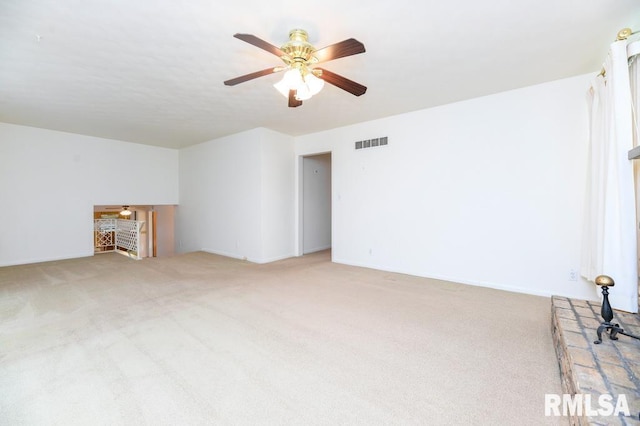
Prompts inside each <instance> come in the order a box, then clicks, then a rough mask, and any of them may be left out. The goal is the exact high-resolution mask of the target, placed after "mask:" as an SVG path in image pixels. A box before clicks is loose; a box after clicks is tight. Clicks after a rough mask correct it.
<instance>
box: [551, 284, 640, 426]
mask: <svg viewBox="0 0 640 426" xmlns="http://www.w3.org/2000/svg"><path fill="white" fill-rule="evenodd" d="M602 321H603V320H602V317H601V316H600V303H597V302H591V301H585V300H575V299H568V298H566V297H558V296H553V297H552V298H551V324H552V331H553V339H554V343H555V348H556V354H557V355H558V362H559V365H560V375H561V377H562V386H563V391H564V392H565V393H567V394H571V395H576V394H582V395H591V401H593V402H594V403H593V404H592V406H593V407H595V408H598V407H599V406H597V405H596V404H597V401H598V397H599V396H600V395H604V394H606V395H612V396H613V397H614V398H616V399H617V398H618V396H619V395H622V394H624V395H626V399H627V402H628V404H629V409H630V412H631V416H629V417H623V416H620V417H614V416H609V417H600V416H592V417H588V416H586V415H585V414H584V413H583V415H582V416H573V417H571V418H570V420H571V424H572V425H640V420H638V418H639V417H638V416H639V413H640V340H636V339H633V338H631V337H628V336H624V335H618V337H619V339H618V340H615V341H614V340H611V339H609V336H608V335H606V333H603V338H602V343H601V344H599V345H596V344H594V343H593V342H594V340H597V333H596V330H597V328H598V326H599V325H600V323H601V322H602ZM612 323H614V324H619V325H620V327H622V328H623V329H624V330H625V332H628V333H631V334H635V335H640V317H639V316H638V315H637V314H629V313H626V312H622V311H617V310H615V311H614V318H613V321H612ZM614 404H615V402H614Z"/></svg>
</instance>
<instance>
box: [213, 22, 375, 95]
mask: <svg viewBox="0 0 640 426" xmlns="http://www.w3.org/2000/svg"><path fill="white" fill-rule="evenodd" d="M233 36H234V37H235V38H237V39H240V40H242V41H245V42H247V43H249V44H252V45H254V46H256V47H259V48H260V49H263V50H266V51H267V52H269V53H272V54H274V55H276V56H278V57H279V58H280V59H281V60H282V61H283V62H284V66H278V67H271V68H267V69H264V70H261V71H256V72H253V73H251V74H246V75H243V76H240V77H236V78H232V79H231V80H227V81H225V82H224V84H225V85H227V86H235V85H236V84H240V83H244V82H245V81H249V80H253V79H254V78H258V77H263V76H266V75H269V74H273V73H277V72H281V71H286V72H285V74H284V77H283V79H282V81H280V82H279V83H276V84H274V86H275V88H276V89H278V91H279V92H280V93H282V94H283V95H284V96H285V97H287V98H288V100H289V106H290V107H292V108H295V107H298V106H300V105H302V101H304V100H307V99H309V98H311V96H313V95H315V94H316V93H318V92H319V91H320V90H321V89H322V87H323V85H324V83H325V82H327V83H329V84H332V85H334V86H336V87H339V88H341V89H342V90H345V91H347V92H349V93H351V94H353V95H355V96H360V95H363V94H364V93H365V92H366V91H367V88H366V87H365V86H363V85H361V84H359V83H356V82H355V81H352V80H349V79H348V78H345V77H342V76H341V75H338V74H336V73H333V72H331V71H328V70H326V69H324V68H319V67H314V65H316V64H318V63H320V62H327V61H331V60H333V59H338V58H344V57H346V56H351V55H357V54H359V53H364V52H365V48H364V45H363V44H362V43H360V42H359V41H358V40H356V39H354V38H350V39H347V40H344V41H341V42H339V43H336V44H332V45H330V46H327V47H323V48H322V49H316V48H315V47H313V45H312V44H311V43H309V42H308V38H309V36H308V34H307V32H306V31H305V30H300V29H294V30H291V31H290V32H289V41H288V42H286V43H285V44H284V45H282V47H280V48H278V47H276V46H274V45H272V44H270V43H268V42H266V41H264V40H262V39H260V38H258V37H256V36H254V35H251V34H234V35H233Z"/></svg>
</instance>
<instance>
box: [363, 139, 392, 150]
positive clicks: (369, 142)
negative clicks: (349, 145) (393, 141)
mask: <svg viewBox="0 0 640 426" xmlns="http://www.w3.org/2000/svg"><path fill="white" fill-rule="evenodd" d="M388 142H389V139H388V138H387V136H383V137H381V138H374V139H365V140H363V141H357V142H356V149H364V148H372V147H374V146H383V145H387V143H388Z"/></svg>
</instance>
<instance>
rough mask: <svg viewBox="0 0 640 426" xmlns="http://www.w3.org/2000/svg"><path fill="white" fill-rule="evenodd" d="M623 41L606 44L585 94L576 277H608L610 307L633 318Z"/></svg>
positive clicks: (626, 71) (633, 225)
mask: <svg viewBox="0 0 640 426" xmlns="http://www.w3.org/2000/svg"><path fill="white" fill-rule="evenodd" d="M627 59H628V55H627V41H625V40H622V41H617V42H615V43H613V44H611V47H610V50H609V54H608V56H607V59H606V62H605V64H604V70H605V72H606V74H605V76H601V75H599V76H597V77H596V78H595V79H594V81H593V82H592V85H591V87H590V88H589V92H588V106H589V121H590V123H589V126H590V128H589V168H588V182H587V183H588V187H587V193H586V203H585V217H584V231H583V246H582V262H581V268H580V270H581V274H582V276H583V277H584V278H586V279H587V280H589V281H594V280H595V277H596V276H598V275H602V274H604V275H609V276H611V277H612V278H613V279H614V281H615V283H616V285H615V287H614V289H613V290H612V291H611V295H610V296H609V297H610V300H611V304H612V306H613V307H614V308H616V309H621V310H624V311H628V312H638V266H637V265H638V260H637V246H636V214H635V190H634V173H633V164H632V162H631V161H629V160H628V159H627V158H628V157H627V155H628V152H629V150H631V149H632V148H633V125H632V106H631V89H630V78H629V66H628V62H627Z"/></svg>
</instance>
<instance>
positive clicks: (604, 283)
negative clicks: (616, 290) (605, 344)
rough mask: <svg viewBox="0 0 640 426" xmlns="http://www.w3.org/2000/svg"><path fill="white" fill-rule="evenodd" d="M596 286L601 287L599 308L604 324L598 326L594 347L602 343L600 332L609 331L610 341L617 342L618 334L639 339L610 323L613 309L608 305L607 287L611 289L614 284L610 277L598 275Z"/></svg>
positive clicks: (617, 325)
mask: <svg viewBox="0 0 640 426" xmlns="http://www.w3.org/2000/svg"><path fill="white" fill-rule="evenodd" d="M595 283H596V285H598V286H600V287H602V308H600V315H602V319H603V320H604V322H602V323H601V324H600V327H598V331H597V333H598V340H596V341H594V342H593V343H595V344H596V345H599V344H600V343H602V332H603V331H605V330H608V331H609V338H610V339H611V340H618V337H617V335H618V333H619V334H624V335H625V336H629V337H633V338H634V339H640V337H638V336H634V335H633V334H629V333H625V331H624V330H623V329H622V328H620V325H619V324H613V323H611V320H612V319H613V309H612V308H611V303H609V287H613V286H614V285H615V282H614V281H613V279H612V278H611V277H608V276H606V275H598V276H597V277H596V279H595Z"/></svg>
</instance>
